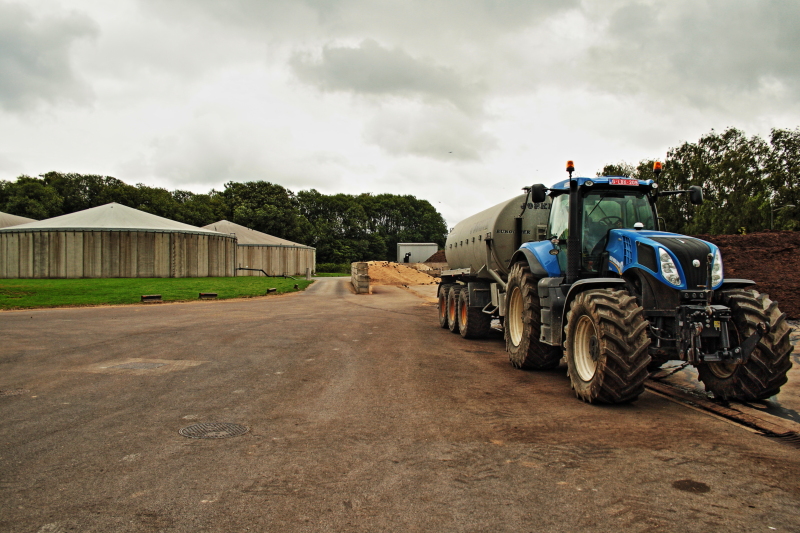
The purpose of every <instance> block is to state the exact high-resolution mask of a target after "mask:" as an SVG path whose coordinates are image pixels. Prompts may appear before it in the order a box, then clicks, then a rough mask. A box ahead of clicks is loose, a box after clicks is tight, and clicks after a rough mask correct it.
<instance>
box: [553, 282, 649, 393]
mask: <svg viewBox="0 0 800 533" xmlns="http://www.w3.org/2000/svg"><path fill="white" fill-rule="evenodd" d="M647 325H648V322H647V320H645V318H644V310H643V309H642V307H641V306H640V305H639V304H638V303H637V302H636V298H635V297H634V296H632V295H630V294H629V293H628V291H626V290H612V289H591V290H587V291H585V292H582V293H580V294H578V295H577V296H576V297H575V299H574V300H573V301H572V304H571V306H570V310H569V313H568V314H567V331H566V343H565V347H566V352H567V374H568V375H569V378H570V381H571V382H572V388H573V389H574V390H575V394H576V395H577V396H578V398H580V399H581V400H583V401H585V402H589V403H592V402H599V403H625V402H632V401H634V400H636V399H637V398H638V397H639V395H640V394H641V393H642V392H644V382H645V380H646V379H647V377H648V376H649V372H648V370H647V366H648V365H649V364H650V355H649V354H648V353H647V347H648V346H649V345H650V338H649V337H648V335H647Z"/></svg>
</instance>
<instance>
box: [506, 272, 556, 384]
mask: <svg viewBox="0 0 800 533" xmlns="http://www.w3.org/2000/svg"><path fill="white" fill-rule="evenodd" d="M504 325H505V327H504V335H505V340H506V351H507V352H508V359H509V360H510V361H511V364H512V365H513V366H514V367H516V368H522V369H525V370H547V369H550V368H555V367H557V366H558V363H559V361H561V356H562V353H561V349H560V348H558V347H555V346H550V345H547V344H542V343H540V342H539V336H540V333H541V329H542V317H541V306H540V305H539V295H538V294H537V292H536V279H535V278H534V277H533V276H532V275H531V271H530V268H528V266H527V265H524V264H523V263H516V264H515V265H514V266H513V267H511V272H510V273H509V275H508V284H507V285H506V314H505V321H504Z"/></svg>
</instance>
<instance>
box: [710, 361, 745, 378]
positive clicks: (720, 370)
mask: <svg viewBox="0 0 800 533" xmlns="http://www.w3.org/2000/svg"><path fill="white" fill-rule="evenodd" d="M706 364H707V365H708V369H709V370H711V373H712V374H714V375H715V376H717V377H718V378H719V379H728V378H729V377H731V376H732V375H733V373H734V372H736V367H738V366H739V365H737V364H736V363H719V362H716V363H706Z"/></svg>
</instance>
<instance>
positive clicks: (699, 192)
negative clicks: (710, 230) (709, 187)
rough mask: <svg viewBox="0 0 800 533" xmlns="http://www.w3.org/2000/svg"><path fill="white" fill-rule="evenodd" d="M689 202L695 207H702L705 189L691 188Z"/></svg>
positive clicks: (694, 186) (693, 186) (695, 186)
mask: <svg viewBox="0 0 800 533" xmlns="http://www.w3.org/2000/svg"><path fill="white" fill-rule="evenodd" d="M689 201H690V202H692V204H693V205H700V204H702V203H703V189H701V188H700V187H699V186H697V185H692V186H691V187H689Z"/></svg>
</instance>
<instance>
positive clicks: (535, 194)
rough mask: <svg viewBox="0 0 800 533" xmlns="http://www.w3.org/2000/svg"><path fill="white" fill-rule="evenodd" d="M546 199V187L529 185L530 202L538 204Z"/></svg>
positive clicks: (538, 184)
mask: <svg viewBox="0 0 800 533" xmlns="http://www.w3.org/2000/svg"><path fill="white" fill-rule="evenodd" d="M546 199H547V187H545V186H544V185H542V184H541V183H537V184H536V185H531V202H533V203H535V204H540V203H542V202H544V201H545V200H546Z"/></svg>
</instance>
